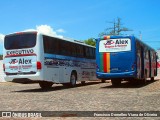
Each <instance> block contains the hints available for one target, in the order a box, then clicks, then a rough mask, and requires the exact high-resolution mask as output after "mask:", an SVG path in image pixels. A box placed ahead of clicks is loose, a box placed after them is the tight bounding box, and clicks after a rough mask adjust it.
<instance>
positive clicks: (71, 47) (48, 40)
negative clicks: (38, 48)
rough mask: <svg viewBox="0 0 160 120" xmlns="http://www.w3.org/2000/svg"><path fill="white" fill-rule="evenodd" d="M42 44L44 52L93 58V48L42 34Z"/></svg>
mask: <svg viewBox="0 0 160 120" xmlns="http://www.w3.org/2000/svg"><path fill="white" fill-rule="evenodd" d="M43 44H44V52H45V53H49V54H58V55H65V56H73V57H80V58H84V57H85V58H89V59H95V48H91V47H88V46H83V45H80V44H76V43H72V42H69V41H65V40H61V39H58V38H54V37H49V36H43Z"/></svg>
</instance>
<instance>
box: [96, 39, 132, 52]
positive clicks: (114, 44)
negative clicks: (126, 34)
mask: <svg viewBox="0 0 160 120" xmlns="http://www.w3.org/2000/svg"><path fill="white" fill-rule="evenodd" d="M130 50H131V40H130V39H129V38H119V39H108V40H101V41H100V43H99V52H122V51H130Z"/></svg>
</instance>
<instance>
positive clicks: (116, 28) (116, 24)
mask: <svg viewBox="0 0 160 120" xmlns="http://www.w3.org/2000/svg"><path fill="white" fill-rule="evenodd" d="M108 23H111V24H112V25H113V26H112V27H107V28H106V29H105V31H104V32H101V33H100V34H99V36H100V37H101V36H104V35H122V32H127V31H132V30H131V29H129V28H127V27H124V26H123V24H122V22H121V18H119V17H118V18H117V19H116V20H114V21H113V22H108Z"/></svg>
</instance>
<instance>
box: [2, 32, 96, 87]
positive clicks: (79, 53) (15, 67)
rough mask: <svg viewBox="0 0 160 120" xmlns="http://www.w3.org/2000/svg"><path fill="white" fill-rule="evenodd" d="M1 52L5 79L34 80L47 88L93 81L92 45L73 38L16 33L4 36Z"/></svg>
mask: <svg viewBox="0 0 160 120" xmlns="http://www.w3.org/2000/svg"><path fill="white" fill-rule="evenodd" d="M3 52H4V53H3V57H4V58H3V59H4V60H3V61H4V64H3V67H4V72H5V80H6V81H13V82H20V83H21V82H28V81H33V82H37V83H39V85H40V87H41V88H47V87H51V86H52V85H53V84H54V83H61V84H63V85H70V86H72V87H74V86H75V85H76V81H80V82H81V83H85V81H87V80H96V63H95V47H92V46H89V45H86V44H84V43H82V42H79V41H76V40H71V39H64V38H58V37H54V36H49V35H45V34H42V33H40V32H37V31H32V32H31V31H30V32H18V33H13V34H9V35H6V36H5V39H4V50H3Z"/></svg>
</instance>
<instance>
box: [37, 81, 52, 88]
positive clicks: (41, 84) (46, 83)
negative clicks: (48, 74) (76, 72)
mask: <svg viewBox="0 0 160 120" xmlns="http://www.w3.org/2000/svg"><path fill="white" fill-rule="evenodd" d="M52 85H53V83H52V82H46V81H42V82H39V86H40V87H41V88H42V89H47V88H51V87H52Z"/></svg>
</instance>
